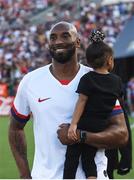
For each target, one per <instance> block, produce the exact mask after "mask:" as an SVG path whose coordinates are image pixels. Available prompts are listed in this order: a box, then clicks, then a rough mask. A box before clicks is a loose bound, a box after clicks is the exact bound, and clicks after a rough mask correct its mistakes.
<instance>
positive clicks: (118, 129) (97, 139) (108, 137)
mask: <svg viewBox="0 0 134 180" xmlns="http://www.w3.org/2000/svg"><path fill="white" fill-rule="evenodd" d="M68 127H69V126H68V125H65V124H63V125H61V126H60V128H59V129H58V131H57V133H58V138H59V140H60V141H61V143H62V144H64V145H65V144H66V145H67V144H73V143H76V142H79V141H80V130H77V135H78V141H72V140H69V139H68V138H67V131H68ZM127 141H128V130H127V126H126V123H125V118H124V114H123V113H120V114H118V115H114V116H112V117H111V119H110V125H109V127H108V128H107V129H105V130H104V131H102V132H98V133H92V132H86V140H85V143H87V144H89V145H92V146H94V147H97V148H115V147H119V146H122V145H125V144H126V143H127Z"/></svg>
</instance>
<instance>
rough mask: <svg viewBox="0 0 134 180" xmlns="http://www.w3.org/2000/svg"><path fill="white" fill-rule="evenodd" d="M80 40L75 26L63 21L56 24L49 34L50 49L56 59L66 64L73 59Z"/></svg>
mask: <svg viewBox="0 0 134 180" xmlns="http://www.w3.org/2000/svg"><path fill="white" fill-rule="evenodd" d="M79 47H80V40H79V37H78V33H77V30H76V28H75V26H74V25H73V24H71V23H68V22H65V21H62V22H59V23H57V24H55V25H54V26H53V27H52V28H51V30H50V34H49V50H50V54H51V56H52V58H53V60H54V61H57V62H58V63H61V64H65V63H67V62H69V61H70V60H72V58H73V57H75V54H76V48H79Z"/></svg>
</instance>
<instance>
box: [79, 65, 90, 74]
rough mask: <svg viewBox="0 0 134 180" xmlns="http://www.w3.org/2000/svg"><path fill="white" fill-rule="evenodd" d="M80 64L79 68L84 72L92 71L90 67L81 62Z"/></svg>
mask: <svg viewBox="0 0 134 180" xmlns="http://www.w3.org/2000/svg"><path fill="white" fill-rule="evenodd" d="M80 66H81V69H82V70H83V72H84V73H87V72H90V71H93V69H92V68H91V67H89V66H85V65H83V64H80Z"/></svg>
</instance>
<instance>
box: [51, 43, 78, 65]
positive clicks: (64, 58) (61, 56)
mask: <svg viewBox="0 0 134 180" xmlns="http://www.w3.org/2000/svg"><path fill="white" fill-rule="evenodd" d="M67 47H68V48H67V49H66V51H65V52H64V51H61V52H56V51H55V50H54V49H53V48H50V49H49V52H50V54H51V56H52V58H53V59H54V61H57V62H58V63H61V64H65V63H67V62H69V61H71V58H72V56H73V55H74V54H75V50H76V49H75V44H74V42H73V43H69V44H68V45H67ZM60 48H61V49H62V47H60Z"/></svg>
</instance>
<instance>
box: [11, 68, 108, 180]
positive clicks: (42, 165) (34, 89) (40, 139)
mask: <svg viewBox="0 0 134 180" xmlns="http://www.w3.org/2000/svg"><path fill="white" fill-rule="evenodd" d="M49 67H50V65H47V66H45V67H42V68H39V69H37V70H35V71H32V72H31V73H28V74H27V75H26V76H25V77H24V78H23V80H22V81H21V83H20V85H19V88H18V91H17V95H16V97H15V100H14V106H13V108H12V110H11V112H12V115H13V116H14V117H15V118H16V120H18V121H22V122H23V121H24V122H25V121H27V120H28V119H29V116H30V113H31V112H32V115H33V127H34V138H35V155H34V162H33V168H32V178H40V179H42V178H43V179H54V178H56V179H62V177H63V168H64V161H65V153H66V145H62V144H61V143H60V141H59V139H58V138H57V129H58V126H59V125H60V124H62V123H70V122H71V119H72V114H73V111H74V107H75V104H76V101H77V98H78V94H77V93H75V91H76V88H77V86H78V83H79V80H80V78H81V76H83V75H84V74H85V73H87V72H88V71H89V70H91V69H90V68H89V67H86V66H84V65H80V69H79V71H78V73H77V75H76V76H75V77H74V79H73V80H72V81H71V82H70V83H69V84H68V85H62V84H61V83H60V82H59V81H58V80H57V79H56V78H55V77H54V76H53V75H52V74H51V72H50V70H49ZM95 162H96V165H97V174H98V178H107V177H105V173H104V171H105V170H106V167H107V158H106V157H105V153H104V150H103V149H100V150H98V152H97V153H96V156H95ZM76 178H85V175H84V173H83V171H82V168H81V163H80V165H79V167H78V170H77V174H76Z"/></svg>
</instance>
